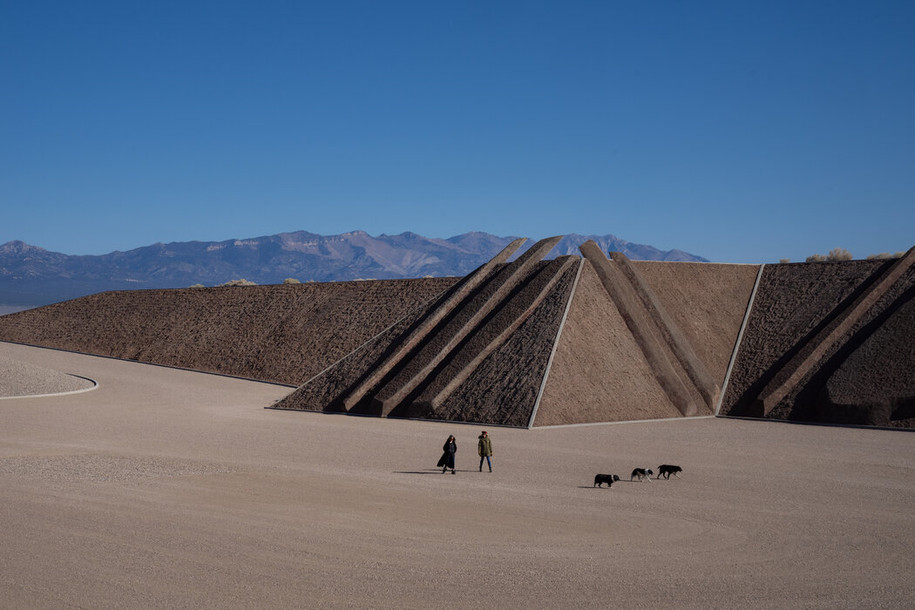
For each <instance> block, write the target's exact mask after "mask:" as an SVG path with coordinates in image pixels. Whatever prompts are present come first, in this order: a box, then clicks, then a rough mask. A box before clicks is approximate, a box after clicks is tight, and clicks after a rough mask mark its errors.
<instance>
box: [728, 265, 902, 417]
mask: <svg viewBox="0 0 915 610" xmlns="http://www.w3.org/2000/svg"><path fill="white" fill-rule="evenodd" d="M895 264H897V261H849V262H825V263H797V264H783V265H768V266H766V267H765V269H764V271H763V276H762V278H761V281H760V286H759V290H758V293H757V297H756V301H755V303H754V305H753V309H752V312H751V315H750V319H749V320H748V324H747V328H746V330H745V333H744V338H743V341H742V343H741V345H740V350H739V352H738V357H737V359H736V361H735V365H734V369H733V371H732V374H731V379H730V383H729V385H728V388H727V392H726V395H725V399H724V401H723V403H722V408H721V414H722V415H733V416H750V417H765V418H769V419H785V420H794V421H811V422H823V423H840V424H865V425H880V426H895V427H906V428H911V427H915V375H912V371H913V370H915V269H913V268H909V269H908V270H907V271H905V272H904V273H903V274H902V275H901V277H900V278H899V279H898V280H896V281H894V282H892V284H891V285H890V286H889V287H888V288H887V289H886V290H885V291H881V292H880V296H879V299H875V300H874V302H873V303H872V304H868V306H867V307H865V308H860V307H857V308H856V305H857V304H860V303H862V302H863V301H864V300H865V299H867V297H868V296H869V295H871V294H873V293H874V290H875V288H879V285H880V282H881V279H882V278H885V277H886V276H887V274H888V273H889V272H890V271H891V270H892V267H893V265H895ZM856 310H857V312H858V314H859V315H854V317H853V318H852V317H849V316H851V315H853V314H854V313H855V312H856ZM844 321H847V322H848V328H847V329H845V328H843V327H842V326H841V324H842V323H843V322H844ZM833 329H838V336H836V332H833V333H832V335H830V331H833ZM824 337H831V338H832V340H831V341H829V342H825V341H824V339H823V338H824ZM818 347H821V348H822V349H821V350H820V351H821V352H822V353H820V352H817V351H815V350H816V348H818ZM809 355H812V357H810V356H809ZM805 358H806V360H805ZM798 362H801V363H803V364H805V366H803V367H801V366H800V365H797V364H794V363H798ZM773 388H775V390H781V391H780V392H776V391H775V390H773ZM767 396H775V398H776V400H775V401H774V402H773V403H772V404H765V401H764V400H763V399H764V398H766V397H767Z"/></svg>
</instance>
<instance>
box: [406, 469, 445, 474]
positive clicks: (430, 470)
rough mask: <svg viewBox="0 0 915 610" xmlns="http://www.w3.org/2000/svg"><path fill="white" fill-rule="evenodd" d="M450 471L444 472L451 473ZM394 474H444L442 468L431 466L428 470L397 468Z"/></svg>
mask: <svg viewBox="0 0 915 610" xmlns="http://www.w3.org/2000/svg"><path fill="white" fill-rule="evenodd" d="M449 472H450V471H449ZM449 472H446V473H444V474H449ZM394 474H442V471H441V469H440V468H429V469H427V470H395V471H394Z"/></svg>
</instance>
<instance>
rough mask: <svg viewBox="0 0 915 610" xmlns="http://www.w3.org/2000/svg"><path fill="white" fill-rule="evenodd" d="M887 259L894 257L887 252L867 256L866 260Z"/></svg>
mask: <svg viewBox="0 0 915 610" xmlns="http://www.w3.org/2000/svg"><path fill="white" fill-rule="evenodd" d="M887 258H894V256H893V255H892V254H890V253H889V252H881V253H880V254H868V255H867V260H869V261H872V260H883V259H887Z"/></svg>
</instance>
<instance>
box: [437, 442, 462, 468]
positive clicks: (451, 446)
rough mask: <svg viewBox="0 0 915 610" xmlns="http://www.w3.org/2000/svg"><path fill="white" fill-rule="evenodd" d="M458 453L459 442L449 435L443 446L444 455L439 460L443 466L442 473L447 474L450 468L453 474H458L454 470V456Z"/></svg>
mask: <svg viewBox="0 0 915 610" xmlns="http://www.w3.org/2000/svg"><path fill="white" fill-rule="evenodd" d="M456 453H457V443H456V442H455V440H454V437H453V436H449V437H448V440H447V441H445V444H444V445H443V446H442V457H441V458H439V460H438V465H439V466H441V467H442V474H445V472H447V471H448V469H449V468H450V469H451V474H456V473H455V471H454V456H455V454H456Z"/></svg>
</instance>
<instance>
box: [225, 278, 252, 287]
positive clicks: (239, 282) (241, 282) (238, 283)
mask: <svg viewBox="0 0 915 610" xmlns="http://www.w3.org/2000/svg"><path fill="white" fill-rule="evenodd" d="M220 286H257V284H255V283H254V282H250V281H248V280H246V279H240V280H229V281H228V282H226V283H225V284H220Z"/></svg>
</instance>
